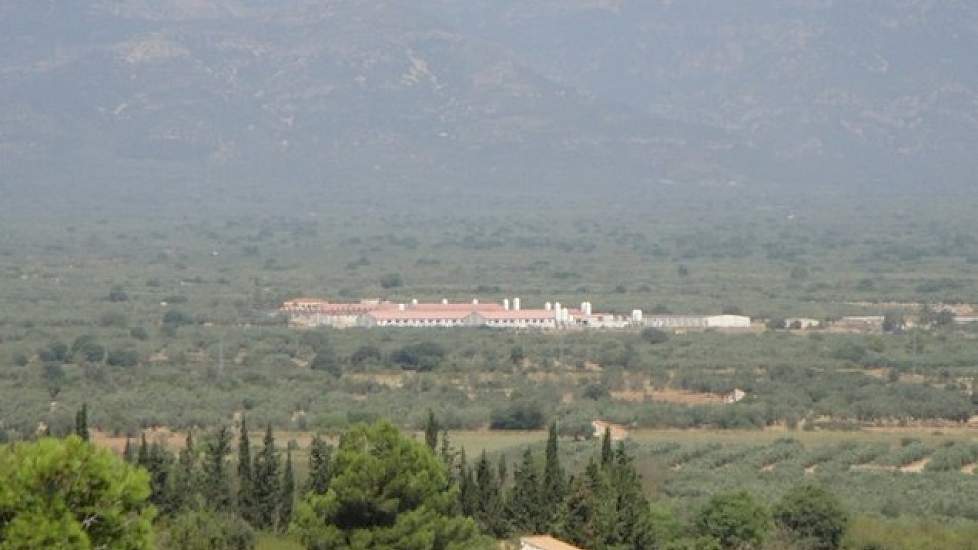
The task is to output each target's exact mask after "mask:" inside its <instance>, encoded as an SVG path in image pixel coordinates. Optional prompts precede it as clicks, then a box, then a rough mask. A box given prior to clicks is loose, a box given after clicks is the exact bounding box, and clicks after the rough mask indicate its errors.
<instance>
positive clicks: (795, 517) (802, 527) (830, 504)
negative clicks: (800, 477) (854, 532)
mask: <svg viewBox="0 0 978 550" xmlns="http://www.w3.org/2000/svg"><path fill="white" fill-rule="evenodd" d="M774 520H775V521H776V522H777V523H778V525H780V526H781V527H783V528H785V529H787V530H788V531H790V532H791V533H792V535H793V536H794V537H795V538H796V539H798V540H799V542H801V543H802V544H804V545H805V548H811V549H812V550H835V549H836V548H839V546H840V545H841V544H842V538H843V536H845V532H846V526H847V524H848V522H849V518H848V517H847V516H846V512H845V510H844V509H843V507H842V504H841V503H840V502H839V500H838V499H837V498H836V497H835V495H833V494H831V493H829V492H828V491H826V490H825V489H823V488H821V487H818V486H816V485H801V486H799V487H796V488H794V489H792V490H791V491H788V493H787V494H785V495H784V497H782V498H781V500H780V501H779V502H778V504H777V506H775V508H774Z"/></svg>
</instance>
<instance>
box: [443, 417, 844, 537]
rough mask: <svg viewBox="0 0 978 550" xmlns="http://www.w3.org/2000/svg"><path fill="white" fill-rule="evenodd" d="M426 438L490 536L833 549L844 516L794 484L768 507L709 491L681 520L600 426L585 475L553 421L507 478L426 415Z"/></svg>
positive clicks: (818, 494)
mask: <svg viewBox="0 0 978 550" xmlns="http://www.w3.org/2000/svg"><path fill="white" fill-rule="evenodd" d="M425 442H426V444H427V445H428V447H429V448H430V449H431V450H432V452H437V453H438V454H439V455H440V457H441V460H442V462H443V463H445V465H446V467H447V468H448V469H449V470H451V471H452V473H453V476H454V478H455V483H456V484H457V485H458V487H459V490H458V507H459V509H460V510H461V511H462V513H463V514H465V515H466V516H469V517H472V518H474V519H475V520H476V522H477V523H478V525H479V527H480V528H481V529H482V531H483V532H485V533H487V534H489V535H491V536H493V537H494V538H497V539H500V538H506V537H510V536H513V535H518V534H526V533H549V534H552V535H554V536H556V537H558V538H560V539H562V540H565V541H568V542H570V543H573V544H576V545H578V546H581V547H582V548H593V549H598V550H605V549H608V550H610V549H614V550H628V549H635V550H638V549H662V550H692V549H700V550H702V549H706V550H710V549H717V550H719V549H728V548H731V549H732V548H738V549H739V548H755V547H759V546H760V545H762V544H763V543H764V542H765V540H766V539H768V538H770V537H772V536H778V537H781V541H780V542H779V543H777V544H780V543H783V544H784V546H781V547H785V548H787V547H795V546H796V547H798V548H806V549H812V550H834V549H837V548H839V547H840V545H841V544H842V539H843V535H844V534H845V531H846V526H847V523H848V518H847V515H846V513H845V511H844V509H843V507H842V505H841V504H840V502H839V501H838V500H837V499H836V498H835V497H834V496H833V495H831V494H829V493H828V492H827V491H825V490H824V489H822V488H820V487H817V486H812V485H801V486H799V487H797V488H795V489H794V490H792V491H790V492H789V493H788V494H786V495H785V496H784V498H783V499H782V500H781V501H780V502H778V503H777V504H776V506H774V507H773V508H772V509H769V508H767V507H765V506H764V505H763V504H761V503H759V502H758V501H756V500H755V499H754V498H753V497H752V496H751V495H750V494H748V493H746V492H743V491H741V492H733V493H723V494H719V495H716V496H715V497H714V498H713V499H711V500H710V502H709V503H708V504H707V505H706V506H704V507H703V508H702V509H701V510H699V511H698V513H697V514H696V515H695V517H694V519H693V521H692V524H690V525H683V524H682V522H681V521H680V520H679V519H678V518H677V517H676V516H675V515H674V514H673V513H672V512H671V511H670V510H669V509H667V508H664V507H661V506H658V505H656V504H655V503H652V502H650V501H649V500H648V499H647V498H646V496H645V494H644V491H643V487H642V479H641V476H640V475H639V474H638V472H637V471H636V468H635V466H634V464H633V459H632V457H631V456H630V455H629V453H628V452H627V450H626V447H625V445H624V443H623V442H618V444H617V445H613V444H612V440H611V433H610V431H606V432H605V434H604V436H603V438H602V440H601V447H600V451H599V452H598V453H597V455H596V456H594V457H592V458H591V460H590V461H589V462H588V464H587V466H586V467H585V468H584V471H583V472H580V473H577V474H570V475H569V474H568V473H567V472H566V471H565V470H564V468H563V466H562V465H561V461H560V456H559V449H558V428H557V424H556V423H553V424H551V425H550V432H549V436H548V438H547V444H546V448H545V451H544V456H543V463H542V465H541V464H540V463H539V461H538V460H537V457H536V456H534V454H533V453H532V452H531V450H530V449H529V448H528V449H526V451H525V452H524V453H523V456H522V460H521V461H520V463H519V464H518V465H516V466H515V469H514V471H513V473H512V475H511V476H510V474H509V466H508V465H507V463H506V460H505V456H504V455H501V456H500V457H499V460H498V462H497V463H496V464H495V465H493V464H492V463H491V461H490V460H489V458H488V456H487V454H486V453H485V452H483V453H482V455H481V456H480V457H479V459H478V460H477V461H476V462H475V464H470V463H468V462H467V460H466V456H465V452H464V449H463V450H460V451H457V452H456V451H455V450H453V449H452V447H451V443H450V441H449V439H448V435H447V433H446V432H441V435H440V436H439V426H438V423H437V420H436V419H435V417H434V415H433V414H431V413H429V417H428V421H427V423H426V426H425Z"/></svg>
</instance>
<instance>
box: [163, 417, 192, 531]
mask: <svg viewBox="0 0 978 550" xmlns="http://www.w3.org/2000/svg"><path fill="white" fill-rule="evenodd" d="M196 468H197V455H196V450H195V449H194V436H193V433H192V432H190V431H188V432H187V439H186V440H185V442H184V445H183V449H180V454H179V455H178V457H177V464H176V467H175V468H174V471H173V475H172V476H171V477H172V479H173V481H172V483H171V487H172V489H171V495H170V508H169V510H168V511H169V512H170V513H171V514H173V513H177V512H180V511H181V510H184V509H186V508H188V507H190V505H191V504H193V502H194V495H195V494H196V492H197V484H196Z"/></svg>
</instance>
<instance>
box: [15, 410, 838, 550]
mask: <svg viewBox="0 0 978 550" xmlns="http://www.w3.org/2000/svg"><path fill="white" fill-rule="evenodd" d="M87 412H88V411H87V407H82V409H81V410H79V411H78V413H77V414H76V417H75V426H74V433H73V434H71V435H70V436H69V437H67V438H65V439H61V440H59V439H55V438H51V437H45V438H42V439H41V440H40V441H39V442H37V443H16V444H12V445H7V446H3V447H0V459H3V460H0V473H2V474H4V475H3V476H2V477H0V494H5V495H8V496H12V497H13V498H0V541H7V542H12V543H14V544H15V546H12V547H39V546H37V545H38V544H40V545H43V546H44V547H66V548H68V547H70V548H74V547H79V548H80V547H87V546H84V545H82V546H78V545H77V544H75V542H76V541H78V540H83V541H86V544H89V545H102V546H104V547H116V546H115V545H118V544H120V543H124V544H125V547H127V548H134V549H137V548H149V547H150V544H151V542H150V540H151V538H152V537H151V536H150V534H149V531H150V527H149V521H150V518H152V517H153V516H154V513H153V511H152V508H151V507H150V505H153V506H155V508H156V510H158V511H159V514H158V515H156V521H157V526H156V530H157V531H158V533H159V537H158V539H159V543H160V544H161V546H162V547H163V548H174V549H175V548H180V549H190V550H197V549H200V550H203V549H205V548H206V549H216V550H222V549H227V550H232V549H233V550H249V549H251V548H254V546H255V544H256V532H257V531H259V530H261V531H268V532H275V531H277V532H288V533H289V534H290V535H291V536H292V537H294V538H295V539H297V540H298V541H300V542H301V543H302V544H304V545H305V546H306V547H307V548H334V549H338V550H346V549H350V550H352V549H354V548H387V547H409V548H418V549H425V550H427V549H430V550H450V549H455V548H458V549H460V548H467V549H469V548H471V549H479V550H483V549H485V550H488V549H489V548H493V547H494V545H495V542H494V541H496V540H499V539H504V538H508V537H511V536H516V535H522V534H527V533H533V534H540V533H550V534H553V535H555V536H557V537H558V538H561V539H563V540H566V541H568V542H571V543H574V544H577V545H579V546H581V547H584V548H592V549H596V550H628V549H636V550H637V549H659V550H692V549H694V548H695V549H707V550H709V549H717V550H720V549H734V548H737V549H741V548H759V547H761V546H762V545H763V544H765V542H766V541H767V542H772V543H773V544H774V545H775V546H773V547H778V548H806V549H814V550H835V549H837V548H839V547H840V545H841V543H842V539H843V536H844V534H845V532H846V527H847V516H846V513H845V511H844V510H843V509H842V507H841V505H840V504H839V502H838V500H836V499H835V498H834V497H833V496H832V495H831V494H829V493H827V492H826V491H825V490H823V489H821V488H819V487H816V486H811V485H802V486H799V487H797V488H796V489H794V490H792V491H789V492H788V493H787V494H786V495H785V496H784V497H783V498H782V499H781V500H780V501H779V502H778V503H776V505H775V506H773V507H771V508H768V507H767V506H765V505H763V504H762V503H760V502H758V501H757V500H755V499H754V498H753V497H752V496H751V495H750V494H748V493H746V492H733V493H722V494H718V495H715V496H714V497H713V498H712V499H711V500H710V501H709V502H708V503H707V504H706V505H705V506H704V507H703V508H702V509H700V510H699V511H698V512H697V513H696V514H695V515H694V517H693V518H692V520H691V521H689V522H686V523H684V522H682V521H680V520H679V519H677V517H676V516H675V515H673V513H672V512H671V511H669V510H668V509H666V508H663V507H661V506H659V505H657V504H656V503H654V502H650V501H649V500H648V499H647V498H646V496H645V494H644V492H643V489H642V480H641V477H640V475H639V474H638V472H637V471H636V468H635V466H634V464H633V461H632V457H631V456H630V455H629V453H628V452H627V450H626V447H625V445H624V444H623V443H621V442H619V443H618V445H617V446H614V445H613V444H612V441H611V434H610V432H605V434H604V437H603V439H602V441H601V446H600V451H599V452H597V453H596V455H595V456H594V457H592V459H591V460H590V462H589V463H588V464H587V466H586V467H585V468H584V470H583V471H581V472H577V473H574V474H569V473H568V472H567V471H565V469H564V467H563V465H562V464H561V460H560V455H559V448H558V430H557V425H556V423H554V424H551V426H550V434H549V437H548V440H547V444H546V448H545V451H544V453H543V460H542V464H541V463H540V462H539V461H538V460H537V457H536V456H535V455H534V453H533V452H532V451H531V450H530V449H527V450H526V451H525V452H524V453H523V456H522V460H521V461H520V462H519V464H517V465H515V467H514V470H513V472H512V474H510V473H509V466H508V465H507V463H506V460H505V458H504V457H500V459H499V460H498V461H497V462H496V463H495V464H493V463H491V462H490V460H489V457H488V455H487V454H486V453H483V454H482V455H481V456H480V458H479V460H477V461H476V462H475V463H474V464H471V463H469V462H468V461H467V459H466V456H465V452H464V449H461V450H456V449H454V448H453V446H452V444H451V441H450V439H449V437H448V434H447V432H446V431H442V430H441V429H440V427H439V425H438V422H437V420H436V418H435V416H434V414H431V413H429V416H428V421H427V424H426V426H425V437H424V442H419V441H415V440H414V439H413V438H411V437H409V436H405V435H403V434H401V432H400V431H399V430H398V429H397V428H395V427H394V426H392V425H391V424H389V423H387V422H378V423H376V424H373V425H369V426H368V425H359V426H356V427H354V428H352V429H350V430H348V431H347V432H346V433H344V434H343V436H342V437H341V438H340V440H339V445H338V447H337V448H335V449H334V448H333V447H332V446H330V445H329V444H327V443H326V442H325V441H324V440H323V439H321V438H319V437H316V438H315V439H313V441H312V444H311V446H310V449H309V474H308V478H307V480H306V481H305V483H304V484H302V486H301V487H297V484H296V478H295V475H294V470H293V464H292V457H291V451H288V450H287V451H286V453H285V457H284V460H283V458H282V456H281V455H280V453H279V451H278V450H277V448H276V445H275V439H274V434H273V432H272V430H271V428H268V429H266V431H265V437H264V441H263V445H262V447H261V448H260V449H258V450H257V451H252V449H251V441H250V438H249V437H248V435H249V434H248V430H247V424H246V421H245V420H244V419H242V422H241V431H240V436H239V439H238V445H237V453H234V452H232V437H231V433H230V431H229V430H228V428H226V427H222V428H219V429H217V430H216V431H215V432H214V433H212V434H210V435H209V436H207V437H205V438H204V442H203V444H202V445H199V444H198V443H196V442H195V440H194V438H193V436H192V435H191V434H188V435H187V438H186V444H185V446H184V448H183V449H181V450H180V452H179V453H178V454H177V455H176V456H174V455H173V454H172V453H171V452H170V451H168V450H167V449H165V448H164V447H162V446H161V445H160V444H158V443H148V442H147V441H146V439H145V437H143V438H141V439H140V440H139V442H138V443H135V442H134V441H132V440H130V441H127V445H126V448H125V451H124V453H123V458H122V459H119V458H118V457H115V456H113V455H112V454H111V453H108V452H107V451H100V450H97V449H95V448H94V446H92V445H90V444H88V442H87V441H86V439H87V438H88V433H89V432H88V422H87ZM8 455H9V456H8ZM40 456H49V457H58V458H57V459H54V458H52V459H51V460H49V461H48V462H46V463H45V464H46V465H49V466H51V467H52V468H56V469H57V470H58V471H56V472H38V471H35V470H31V469H27V470H25V469H24V468H23V466H24V465H25V464H31V463H32V461H33V460H36V459H37V457H40ZM11 457H12V458H11ZM76 458H78V459H80V460H76ZM46 467H47V466H46ZM78 468H87V470H78ZM6 470H9V471H6ZM62 470H63V471H62ZM76 470H77V471H76ZM72 472H75V473H74V474H72ZM66 473H68V474H72V475H68V476H66V475H64V474H66ZM41 474H43V475H44V476H47V478H49V479H51V480H55V481H54V482H48V483H38V482H36V481H35V480H34V476H36V475H41ZM69 478H71V480H72V481H70V482H65V483H62V482H60V481H57V480H59V479H69ZM38 490H41V491H44V492H45V495H46V496H45V497H44V498H41V497H38V495H33V494H27V493H31V492H32V491H38ZM103 493H105V494H108V493H112V494H125V495H126V498H125V500H122V501H118V504H117V505H116V509H113V510H109V512H107V513H111V514H112V515H111V516H105V519H104V521H107V522H109V521H111V522H112V524H113V525H120V526H125V527H124V528H123V527H119V528H117V529H114V530H111V531H105V530H102V529H101V528H100V526H99V523H98V522H99V521H103V519H102V515H101V514H102V513H101V512H98V511H97V510H95V508H97V507H98V506H100V504H99V502H101V500H100V499H102V496H100V495H103ZM52 495H54V498H51V497H52ZM35 497H37V498H35ZM60 502H68V503H77V509H73V508H72V509H68V510H65V509H63V507H61V505H60V504H59V505H58V506H55V507H53V508H52V507H50V506H47V505H46V504H45V503H60ZM93 507H95V508H93ZM69 508H71V507H70V506H69ZM59 514H60V515H59ZM64 514H67V515H64ZM92 518H95V519H92ZM127 518H129V519H127ZM137 518H138V519H137ZM28 527H29V528H28ZM21 543H23V544H26V546H23V545H22V546H16V544H21ZM405 544H407V545H406V546H404V545H405ZM32 545H34V546H32ZM59 545H61V546H59Z"/></svg>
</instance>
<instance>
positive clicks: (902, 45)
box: [0, 0, 978, 188]
mask: <svg viewBox="0 0 978 550" xmlns="http://www.w3.org/2000/svg"><path fill="white" fill-rule="evenodd" d="M976 21H978V16H976V8H975V7H972V6H971V5H969V4H967V3H965V2H945V3H936V2H929V1H924V0H919V1H910V0H908V1H906V2H900V3H890V2H867V3H863V4H860V5H859V6H857V7H852V6H851V5H850V4H848V3H847V4H841V3H836V2H832V1H828V0H826V1H801V0H799V1H796V2H791V3H781V2H774V1H773V0H753V1H750V2H745V3H738V7H737V8H734V7H732V6H728V5H726V4H724V5H722V6H716V5H714V4H713V3H708V2H699V1H692V2H630V1H624V0H621V1H612V0H608V1H599V0H588V1H580V2H539V3H533V4H525V3H522V2H498V1H493V2H489V1H488V0H486V1H475V2H470V1H464V2H463V1H459V0H426V1H423V2H408V1H406V0H402V1H396V0H390V1H382V0H339V1H317V0H289V1H283V2H272V1H263V0H251V1H246V0H221V1H215V2H205V1H202V0H167V1H159V2H149V1H146V0H118V1H113V0H91V1H88V2H77V3H60V2H26V1H17V2H14V3H12V4H7V5H6V6H4V7H0V31H3V34H4V37H0V48H2V50H3V52H4V55H3V57H2V58H0V75H3V79H2V80H0V163H2V165H3V166H4V167H5V171H6V172H7V173H8V174H11V176H10V177H12V178H17V179H24V180H26V181H43V180H48V179H52V180H57V179H64V178H65V177H66V176H67V175H69V174H70V176H71V178H75V179H82V180H84V179H86V178H104V177H112V174H114V173H124V174H129V175H138V176H140V178H138V179H146V180H147V181H149V182H151V183H152V182H154V177H160V178H163V179H165V178H164V176H165V175H167V174H171V175H177V176H174V177H183V178H194V177H199V176H200V175H201V174H207V175H208V176H207V177H209V178H217V179H218V180H229V181H230V180H233V177H232V176H230V174H241V173H247V174H253V175H257V174H265V175H267V176H268V177H277V178H278V179H279V181H288V180H302V181H310V180H311V181H318V182H323V181H338V180H348V179H356V180H358V181H365V182H369V181H373V182H377V183H381V184H384V185H390V186H393V188H398V186H400V185H407V184H416V183H418V182H424V183H427V184H434V185H435V186H447V187H454V186H464V185H503V186H506V185H519V186H526V185H534V184H535V185H540V186H541V187H543V188H556V187H561V188H571V187H581V186H586V185H597V184H607V185H649V184H655V183H658V182H662V181H680V182H690V183H696V182H727V181H731V180H733V181H747V182H751V181H787V182H794V181H800V182H804V183H835V182H840V181H842V180H843V179H845V178H849V179H851V180H854V181H857V182H858V181H859V180H873V179H878V178H892V179H893V180H895V181H896V180H911V181H921V178H923V177H925V176H926V175H928V174H938V175H942V176H943V177H946V178H947V179H948V180H950V181H951V182H954V181H957V182H958V183H960V181H961V180H963V179H966V178H967V176H968V175H969V174H970V173H971V171H973V169H974V168H975V166H974V162H975V161H974V159H973V158H972V155H971V154H970V151H971V150H973V146H974V145H975V143H974V142H975V141H976V137H975V136H976V135H978V134H976V130H978V70H975V69H976V68H975V61H974V60H973V59H972V58H971V56H969V55H967V52H969V51H974V50H976V49H978V47H972V46H978V38H976V37H978V31H976V23H975V22H976ZM938 31H950V32H938ZM925 38H926V39H927V40H929V41H930V42H928V43H925V44H922V45H921V46H918V45H917V42H919V41H921V40H924V39H925ZM928 46H933V47H928ZM969 48H970V49H969ZM894 52H896V53H899V55H898V56H895V55H894ZM935 56H937V58H940V59H943V58H947V59H948V60H949V61H948V62H947V63H945V64H941V63H936V64H935V63H933V60H934V59H935ZM941 56H943V57H941ZM840 59H841V61H840ZM86 166H88V167H90V168H91V169H90V170H86V169H85V168H84V167H86ZM813 167H818V168H819V169H820V173H813V172H812V168H813ZM146 172H152V174H150V175H147V176H146V177H145V178H143V177H142V176H143V175H144V174H145V173H146ZM71 178H69V179H71ZM826 180H828V181H826ZM846 183H849V182H848V181H846Z"/></svg>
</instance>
